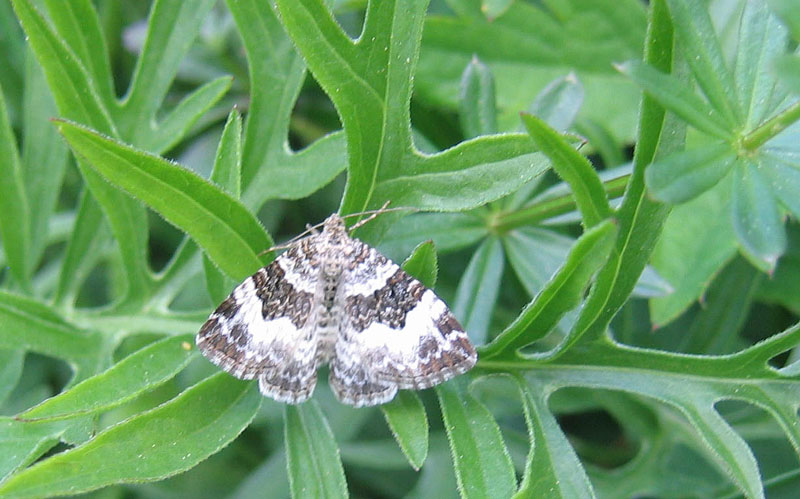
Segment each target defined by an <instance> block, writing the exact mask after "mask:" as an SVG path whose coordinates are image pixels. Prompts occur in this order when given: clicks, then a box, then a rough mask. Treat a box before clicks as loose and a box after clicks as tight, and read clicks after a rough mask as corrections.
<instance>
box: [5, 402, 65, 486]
mask: <svg viewBox="0 0 800 499" xmlns="http://www.w3.org/2000/svg"><path fill="white" fill-rule="evenodd" d="M67 426H68V423H67V422H65V421H56V422H40V423H23V422H21V421H17V420H15V419H12V418H6V417H3V418H0V479H5V478H7V477H8V476H9V475H10V474H11V473H13V472H15V471H16V470H18V469H19V468H22V467H23V466H27V465H28V464H30V463H31V462H33V461H35V460H36V459H37V458H38V457H40V456H41V455H42V454H44V453H45V452H47V450H48V449H50V448H52V447H53V446H54V445H55V444H57V443H58V441H59V439H60V438H61V436H62V435H63V433H64V431H65V430H66V429H67Z"/></svg>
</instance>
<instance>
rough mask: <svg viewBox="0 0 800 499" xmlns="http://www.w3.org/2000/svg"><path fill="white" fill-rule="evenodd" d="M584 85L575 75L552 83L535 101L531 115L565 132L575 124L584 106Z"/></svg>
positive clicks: (571, 74)
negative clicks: (582, 105)
mask: <svg viewBox="0 0 800 499" xmlns="http://www.w3.org/2000/svg"><path fill="white" fill-rule="evenodd" d="M583 95H584V92H583V85H581V82H580V81H578V77H577V76H576V75H575V73H570V74H568V75H567V76H563V77H561V78H557V79H555V80H553V81H552V82H550V84H548V85H547V86H546V87H545V88H544V89H543V90H542V91H541V92H540V93H539V95H537V96H536V100H535V101H533V105H532V106H531V108H530V114H532V115H534V116H536V117H538V118H539V119H541V120H542V121H544V122H545V123H547V125H548V126H550V127H551V128H553V129H555V130H557V131H559V132H565V131H566V130H567V129H568V128H569V127H570V126H572V124H573V123H574V122H575V118H576V117H577V116H578V111H580V109H581V104H583Z"/></svg>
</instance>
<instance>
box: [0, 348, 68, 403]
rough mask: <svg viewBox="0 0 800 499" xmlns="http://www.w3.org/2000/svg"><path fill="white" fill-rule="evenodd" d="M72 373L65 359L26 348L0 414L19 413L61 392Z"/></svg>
mask: <svg viewBox="0 0 800 499" xmlns="http://www.w3.org/2000/svg"><path fill="white" fill-rule="evenodd" d="M72 375H73V373H72V369H71V368H70V366H69V364H67V363H66V362H65V361H63V360H61V359H57V358H55V357H46V356H44V355H39V354H36V353H32V352H29V353H28V354H26V356H25V363H24V364H23V367H22V375H21V376H20V378H19V382H18V383H17V386H16V387H14V389H13V390H12V391H11V393H10V394H9V395H8V398H7V399H6V402H5V404H3V405H2V407H0V414H2V415H5V416H11V415H13V414H18V413H20V412H22V411H24V410H26V409H30V408H31V407H33V406H35V405H37V404H39V403H41V402H42V401H44V400H45V399H48V398H50V397H52V396H54V395H56V394H58V393H61V392H62V391H63V390H64V387H65V386H67V383H69V380H70V379H72Z"/></svg>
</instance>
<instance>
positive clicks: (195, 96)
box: [133, 76, 233, 152]
mask: <svg viewBox="0 0 800 499" xmlns="http://www.w3.org/2000/svg"><path fill="white" fill-rule="evenodd" d="M232 81H233V80H232V79H231V78H230V77H229V76H221V77H219V78H217V79H215V80H211V81H210V82H208V83H206V84H205V85H203V86H201V87H200V88H198V89H197V90H195V91H194V92H192V93H191V94H189V95H187V96H186V97H185V98H184V99H183V100H182V101H180V102H179V103H178V105H177V106H175V108H174V109H172V110H171V111H170V112H169V114H167V115H166V116H165V117H164V119H163V120H161V122H160V123H158V125H157V126H155V130H153V131H151V132H150V134H149V135H145V136H141V137H138V136H137V137H134V139H133V140H135V141H136V142H135V143H136V145H137V146H138V147H141V148H142V149H144V150H146V151H153V152H162V151H167V150H169V149H171V148H172V147H174V146H175V145H176V144H177V143H179V142H180V141H181V139H183V138H184V137H185V136H186V133H187V132H188V131H189V130H190V129H191V127H192V125H194V123H195V122H196V121H197V120H198V119H200V117H201V116H202V115H203V114H204V113H205V112H206V111H208V110H209V109H211V106H213V105H214V104H215V103H216V102H217V101H219V100H220V99H221V98H222V96H223V95H225V93H226V92H227V91H228V89H230V87H231V82H232ZM142 128H144V127H142ZM137 132H138V130H137Z"/></svg>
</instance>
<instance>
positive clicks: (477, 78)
mask: <svg viewBox="0 0 800 499" xmlns="http://www.w3.org/2000/svg"><path fill="white" fill-rule="evenodd" d="M458 117H459V120H460V121H461V130H462V131H463V132H464V136H465V137H466V138H468V139H470V138H473V137H477V136H479V135H489V134H492V133H497V109H496V108H495V92H494V77H493V76H492V71H491V70H490V69H489V67H488V66H486V65H485V64H483V63H482V62H481V61H479V60H478V58H477V57H473V58H472V60H471V61H470V62H469V64H467V67H466V68H465V69H464V74H463V75H462V76H461V89H460V96H459V115H458Z"/></svg>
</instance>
